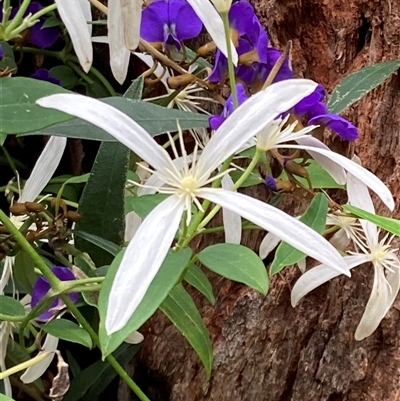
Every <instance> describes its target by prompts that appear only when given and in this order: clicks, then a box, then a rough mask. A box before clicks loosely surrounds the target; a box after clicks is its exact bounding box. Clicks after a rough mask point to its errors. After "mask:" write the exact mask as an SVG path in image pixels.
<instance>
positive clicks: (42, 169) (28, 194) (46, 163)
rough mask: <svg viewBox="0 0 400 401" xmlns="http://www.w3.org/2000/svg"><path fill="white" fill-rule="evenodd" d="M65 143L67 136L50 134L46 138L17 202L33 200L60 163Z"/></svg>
mask: <svg viewBox="0 0 400 401" xmlns="http://www.w3.org/2000/svg"><path fill="white" fill-rule="evenodd" d="M66 144H67V138H64V137H61V136H60V137H59V136H52V137H51V138H50V139H49V140H48V142H47V144H46V146H45V148H44V149H43V151H42V153H41V155H40V156H39V159H38V160H37V162H36V164H35V167H34V168H33V170H32V173H31V175H30V177H29V178H28V180H27V181H26V183H25V187H24V189H23V190H22V193H21V196H20V198H19V200H18V201H19V202H33V201H34V200H36V198H37V197H38V196H39V194H40V193H41V192H42V191H43V189H44V187H45V186H46V185H47V184H48V183H49V181H50V179H51V177H52V176H53V174H54V172H55V171H56V169H57V167H58V165H59V164H60V160H61V157H62V155H63V153H64V150H65V145H66Z"/></svg>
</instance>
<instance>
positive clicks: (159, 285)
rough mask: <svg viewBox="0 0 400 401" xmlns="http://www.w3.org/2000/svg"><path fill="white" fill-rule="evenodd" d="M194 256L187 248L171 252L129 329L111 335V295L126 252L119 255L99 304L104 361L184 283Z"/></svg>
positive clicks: (104, 282) (109, 271)
mask: <svg viewBox="0 0 400 401" xmlns="http://www.w3.org/2000/svg"><path fill="white" fill-rule="evenodd" d="M191 255H192V251H191V250H190V249H189V248H185V249H183V250H181V251H179V252H174V251H172V250H170V251H169V252H168V255H167V257H166V258H165V260H164V262H163V264H162V265H161V268H160V270H159V271H158V273H157V275H156V276H155V277H154V280H153V281H152V283H151V284H150V287H149V288H148V290H147V292H146V295H145V296H144V298H143V300H142V302H141V303H140V305H139V306H138V307H137V309H136V311H135V313H134V314H133V315H132V316H131V318H130V319H129V321H128V323H127V324H126V326H125V327H124V328H123V329H121V330H119V331H117V332H115V333H113V334H111V335H108V334H107V333H106V330H105V326H104V322H105V317H106V311H107V304H108V294H109V293H110V290H111V285H112V282H113V281H114V277H115V274H116V273H117V270H118V267H119V264H120V262H121V260H122V256H123V253H122V252H121V253H119V254H118V256H117V257H116V258H115V259H114V261H113V262H112V264H111V266H110V268H109V269H108V272H107V275H106V278H105V280H104V281H103V284H102V288H101V291H100V298H99V304H98V305H99V313H100V327H99V337H100V345H101V351H102V353H103V357H104V358H105V357H106V356H107V355H110V353H111V352H113V351H114V350H115V349H116V348H118V346H119V345H120V344H121V343H122V342H123V341H124V340H125V338H126V337H127V336H128V335H129V334H130V333H132V332H133V331H135V330H137V329H138V328H139V327H140V326H141V325H142V324H143V323H144V322H145V321H146V320H147V319H149V318H150V316H152V315H153V313H154V312H155V311H156V310H157V308H158V307H159V306H160V304H161V303H162V302H163V301H164V299H165V298H166V296H167V295H168V293H169V292H170V290H171V289H172V288H173V286H174V285H175V284H176V283H177V282H178V280H179V279H180V277H181V275H182V273H183V271H184V270H185V267H186V266H187V264H188V263H189V260H190V257H191Z"/></svg>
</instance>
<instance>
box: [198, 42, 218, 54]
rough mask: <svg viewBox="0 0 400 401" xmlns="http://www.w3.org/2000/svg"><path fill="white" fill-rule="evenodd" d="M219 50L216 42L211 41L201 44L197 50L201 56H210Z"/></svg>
mask: <svg viewBox="0 0 400 401" xmlns="http://www.w3.org/2000/svg"><path fill="white" fill-rule="evenodd" d="M216 50H217V46H216V44H215V43H214V42H209V43H206V44H205V45H203V46H201V47H200V48H199V49H198V50H197V54H198V55H199V56H200V57H203V58H205V57H209V56H212V55H213V54H214V53H215V51H216Z"/></svg>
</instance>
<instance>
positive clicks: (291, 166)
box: [283, 159, 309, 179]
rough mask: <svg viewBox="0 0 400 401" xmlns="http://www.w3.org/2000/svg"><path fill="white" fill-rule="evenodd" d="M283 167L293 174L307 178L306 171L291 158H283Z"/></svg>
mask: <svg viewBox="0 0 400 401" xmlns="http://www.w3.org/2000/svg"><path fill="white" fill-rule="evenodd" d="M283 167H284V169H285V170H286V171H288V172H289V173H291V174H293V175H297V176H298V177H303V178H307V179H308V178H309V175H308V171H307V169H305V168H304V167H303V166H302V165H301V164H298V163H296V162H295V161H293V160H290V159H285V162H284V166H283Z"/></svg>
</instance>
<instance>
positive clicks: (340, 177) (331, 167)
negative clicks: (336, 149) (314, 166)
mask: <svg viewBox="0 0 400 401" xmlns="http://www.w3.org/2000/svg"><path fill="white" fill-rule="evenodd" d="M296 142H297V143H298V144H299V145H303V146H310V147H311V146H312V147H315V148H320V149H325V150H327V151H331V150H330V149H329V148H328V146H326V145H325V144H324V143H322V142H321V141H320V140H318V139H317V138H314V137H312V136H310V137H307V138H300V139H296ZM308 153H309V154H310V155H311V157H312V158H313V159H315V161H317V162H318V163H319V164H320V165H321V167H322V168H324V169H325V170H326V171H327V172H328V173H329V174H330V175H331V177H332V178H333V179H334V180H335V181H336V182H337V183H338V184H339V185H344V184H346V172H345V171H344V170H343V168H342V167H341V166H340V165H339V164H337V163H335V162H333V161H332V160H331V159H330V158H328V157H326V156H324V155H321V154H319V153H316V152H313V151H311V150H310V151H309V152H308Z"/></svg>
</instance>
